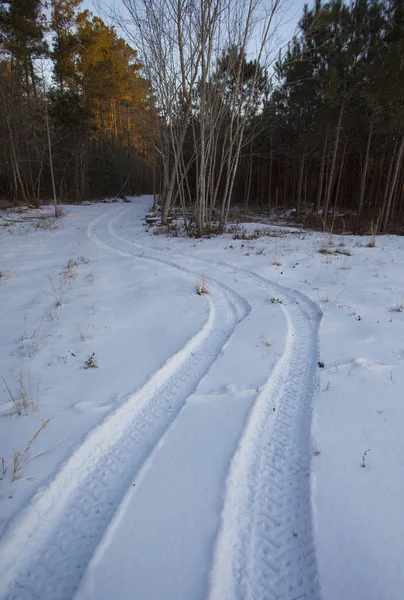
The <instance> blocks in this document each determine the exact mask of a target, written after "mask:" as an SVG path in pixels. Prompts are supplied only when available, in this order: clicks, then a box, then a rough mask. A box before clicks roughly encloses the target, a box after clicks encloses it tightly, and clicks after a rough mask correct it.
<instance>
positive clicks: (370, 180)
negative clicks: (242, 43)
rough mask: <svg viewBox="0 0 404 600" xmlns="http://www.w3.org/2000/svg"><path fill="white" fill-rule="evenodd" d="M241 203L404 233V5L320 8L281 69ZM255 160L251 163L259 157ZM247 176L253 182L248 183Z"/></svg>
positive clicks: (337, 0) (307, 15) (260, 120)
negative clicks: (346, 215)
mask: <svg viewBox="0 0 404 600" xmlns="http://www.w3.org/2000/svg"><path fill="white" fill-rule="evenodd" d="M251 126H252V127H256V128H260V131H261V133H260V134H259V135H257V136H256V137H255V139H254V142H253V144H252V146H251V148H250V149H249V152H247V153H246V156H245V157H244V159H243V161H242V165H241V169H240V171H241V172H240V174H241V173H242V172H243V171H244V180H247V181H249V182H251V183H250V190H249V191H250V193H249V194H247V195H246V194H245V191H246V186H245V185H243V184H242V181H241V177H240V181H239V186H238V188H237V193H238V200H239V201H245V202H246V203H248V202H249V201H250V202H252V203H254V204H259V205H260V207H261V209H263V210H267V209H270V208H271V207H281V206H283V207H287V208H294V209H296V211H297V213H306V214H307V211H313V214H314V213H315V214H316V215H317V214H320V215H321V217H322V219H323V223H324V222H327V221H330V220H332V219H333V217H334V215H338V214H339V213H340V212H341V211H348V212H351V213H352V215H353V217H352V218H351V222H352V224H353V225H354V226H356V227H364V226H365V227H369V222H370V221H371V220H372V219H373V222H374V226H375V225H376V223H377V222H378V223H379V228H380V229H381V230H386V228H388V227H390V228H392V227H395V226H398V227H401V228H402V225H403V224H404V220H403V219H404V161H403V151H404V4H403V2H402V1H401V0H387V1H379V0H356V1H354V2H350V3H349V4H348V3H344V2H342V1H341V0H334V1H333V2H329V3H324V4H323V3H321V2H320V1H319V0H317V1H316V3H315V5H314V7H313V8H311V9H309V8H308V7H307V6H306V7H305V9H304V14H303V17H302V18H301V20H300V22H299V32H298V35H297V36H296V37H295V38H294V39H293V40H292V41H291V42H290V44H289V47H288V50H287V52H286V54H285V55H284V56H282V57H280V59H279V61H278V62H277V65H276V81H275V84H274V86H273V89H272V93H271V96H270V98H269V100H268V101H267V102H265V106H264V109H263V111H262V113H261V114H259V115H257V117H256V119H255V121H254V122H253V123H252V124H251ZM249 153H251V154H253V155H254V160H253V161H251V156H248V154H249ZM246 173H247V174H248V176H247V178H246V177H245V174H246Z"/></svg>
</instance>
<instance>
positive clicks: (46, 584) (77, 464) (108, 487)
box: [0, 211, 320, 600]
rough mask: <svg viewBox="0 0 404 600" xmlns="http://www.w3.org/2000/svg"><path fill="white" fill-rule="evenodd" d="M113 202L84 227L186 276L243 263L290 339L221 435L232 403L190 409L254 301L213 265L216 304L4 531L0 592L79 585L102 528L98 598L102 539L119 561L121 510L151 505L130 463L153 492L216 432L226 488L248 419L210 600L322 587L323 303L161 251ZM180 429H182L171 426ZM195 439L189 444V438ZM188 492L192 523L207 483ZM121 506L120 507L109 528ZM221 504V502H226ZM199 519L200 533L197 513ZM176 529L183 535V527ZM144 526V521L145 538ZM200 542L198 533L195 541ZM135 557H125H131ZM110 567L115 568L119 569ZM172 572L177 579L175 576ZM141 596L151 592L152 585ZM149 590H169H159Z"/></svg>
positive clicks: (95, 565)
mask: <svg viewBox="0 0 404 600" xmlns="http://www.w3.org/2000/svg"><path fill="white" fill-rule="evenodd" d="M125 214H126V211H125ZM109 215H110V213H107V214H106V215H105V216H102V217H100V218H98V219H96V221H95V222H94V223H93V224H92V225H91V226H90V227H89V236H90V238H91V239H92V240H93V241H94V242H95V243H96V244H97V245H99V246H100V247H101V248H103V249H105V250H107V251H108V252H114V253H116V254H117V255H121V256H135V257H140V258H141V259H142V260H151V261H156V262H159V263H161V264H166V265H167V267H168V268H170V269H175V270H176V272H177V273H178V274H179V275H180V276H183V277H191V278H192V280H193V281H194V280H195V275H196V274H197V273H203V272H204V270H206V268H207V266H208V267H209V272H212V271H218V272H220V273H221V276H220V277H221V278H224V279H225V280H227V281H229V285H230V286H231V281H233V279H234V276H236V277H237V279H238V280H243V281H244V282H247V283H248V284H252V285H253V286H256V287H258V288H259V289H260V290H261V291H263V292H264V293H265V294H267V295H268V296H269V298H270V297H276V298H278V299H279V301H281V307H282V309H283V311H284V314H285V317H286V321H287V325H288V329H287V339H286V345H285V349H284V352H283V354H282V356H281V358H280V360H279V361H278V362H277V364H276V366H275V368H274V369H273V370H272V372H268V377H269V378H268V380H267V381H266V383H265V385H264V386H263V387H262V388H261V391H260V393H259V394H258V396H257V397H256V399H255V402H254V405H253V408H252V410H251V411H250V414H249V416H248V418H247V412H246V406H247V408H248V407H249V406H248V404H247V405H246V404H245V403H244V404H242V403H240V404H239V406H238V408H236V412H237V411H238V412H237V414H238V417H237V418H236V425H235V427H233V428H232V429H231V430H229V431H228V434H227V437H226V436H224V437H223V431H224V430H225V428H223V426H222V428H221V427H220V426H219V425H220V423H221V422H222V423H223V422H225V404H224V403H223V405H221V406H218V405H215V406H212V407H211V408H212V410H211V411H206V404H204V401H203V399H202V402H200V403H199V404H200V406H199V409H200V413H199V417H198V411H196V412H195V410H194V411H193V412H192V411H191V409H190V408H189V407H188V405H186V406H185V408H183V407H184V404H185V402H186V400H187V398H189V397H190V395H191V394H193V393H194V391H195V390H196V388H197V387H198V384H199V382H200V381H201V379H202V378H203V377H204V376H205V375H206V374H207V373H208V371H209V370H210V368H211V367H212V365H213V364H214V363H215V362H216V361H217V360H218V358H219V356H220V353H221V351H222V349H223V348H224V347H225V345H226V344H227V343H228V341H229V339H230V338H231V336H232V334H233V332H234V330H235V327H236V325H237V323H239V322H240V321H241V320H242V319H243V318H244V317H245V316H246V315H247V314H248V311H249V305H248V302H247V301H246V300H245V299H243V298H241V297H240V296H238V294H237V293H236V292H235V291H233V290H231V289H230V288H229V287H226V286H225V285H223V284H221V283H220V284H219V283H218V282H217V281H216V280H214V279H211V278H206V279H207V281H208V285H209V290H210V294H209V296H208V301H209V302H210V314H209V319H208V321H207V322H206V324H205V325H204V327H203V328H202V329H201V331H200V332H199V333H198V334H197V335H195V336H194V338H192V339H191V340H190V341H189V342H188V343H187V344H186V345H185V346H184V348H182V349H181V350H180V351H179V352H178V353H177V354H176V355H174V356H173V357H172V358H171V359H169V360H168V361H167V363H166V364H165V365H164V366H163V367H162V368H161V369H160V370H159V371H157V372H156V373H155V374H154V375H153V376H152V377H151V378H150V380H149V381H148V382H147V383H146V385H145V386H144V387H143V388H142V389H141V390H139V392H137V393H136V394H134V395H133V396H132V397H131V398H130V399H129V400H128V402H127V403H126V404H125V405H123V406H122V407H121V408H120V409H118V410H117V411H116V412H115V413H114V414H113V415H111V416H110V417H108V418H107V419H106V420H105V421H104V423H103V424H102V425H101V426H100V427H98V428H97V429H96V430H94V431H93V432H92V433H91V434H90V435H89V436H88V438H87V440H86V441H85V443H84V444H83V445H82V446H81V447H80V448H79V450H78V451H77V452H76V453H75V454H74V455H73V456H72V457H71V459H70V460H69V461H68V462H67V463H66V465H65V466H64V467H63V468H62V469H61V471H60V472H59V474H58V475H57V477H56V478H55V480H54V481H53V483H52V484H51V485H50V486H49V488H48V489H46V490H45V491H44V492H43V493H42V494H41V495H39V496H38V497H37V499H36V500H35V501H34V503H33V504H32V505H31V507H29V509H28V510H27V511H26V512H25V514H24V516H23V518H22V519H21V520H20V522H19V523H18V525H17V526H16V527H15V529H14V530H13V531H11V532H10V534H9V536H8V537H7V539H5V540H4V542H3V544H2V546H1V547H0V564H1V571H0V581H1V583H0V598H7V599H9V600H11V599H13V600H17V599H21V600H22V599H25V598H37V599H41V600H51V599H52V600H54V599H56V598H57V599H58V600H63V599H66V600H67V599H68V598H69V599H70V598H72V596H73V594H74V592H75V590H76V589H77V586H78V583H79V581H80V579H81V577H82V575H83V573H84V571H85V570H86V567H87V564H88V562H89V560H90V559H91V557H92V556H93V554H94V551H95V549H96V547H97V546H98V544H99V542H100V540H101V539H102V537H103V536H104V534H105V532H107V535H106V536H105V538H104V540H103V543H102V544H101V545H100V546H99V551H98V553H97V552H96V554H95V560H94V561H93V562H92V564H91V567H90V569H89V573H88V577H87V579H86V585H87V591H86V586H84V587H83V590H84V591H83V594H84V595H83V596H82V597H86V598H100V600H101V596H100V592H99V591H98V592H94V591H92V592H91V591H90V592H89V593H90V596H88V595H87V596H86V595H85V594H86V593H88V590H89V589H90V590H91V586H92V585H93V584H94V580H97V569H100V571H98V572H99V573H100V572H102V570H103V568H104V567H103V560H104V559H103V555H104V551H103V548H104V547H105V556H106V557H107V558H106V559H105V561H106V564H108V562H109V561H108V556H110V557H111V556H114V560H115V561H116V563H117V564H118V566H119V564H120V563H119V540H120V539H122V538H121V537H119V536H116V534H117V531H118V530H119V527H121V529H123V530H125V526H126V521H125V520H124V519H123V520H122V518H120V515H122V514H124V513H125V510H126V509H127V508H128V506H130V505H131V504H132V503H134V506H135V510H140V511H141V510H145V509H148V508H149V505H150V503H151V500H152V497H151V496H149V495H148V493H147V487H146V488H143V490H145V491H143V492H142V488H141V485H140V487H139V490H140V491H139V490H138V488H137V487H136V488H135V489H134V488H132V486H133V481H134V479H135V477H136V475H137V474H138V473H139V478H140V484H141V483H142V478H143V479H144V480H146V479H147V478H148V480H149V482H150V483H149V486H151V487H150V488H149V490H154V491H155V492H156V491H157V488H156V481H157V480H158V481H159V482H161V478H160V477H159V474H161V473H163V472H164V471H165V470H166V469H167V466H168V465H169V464H170V457H172V456H175V455H176V454H177V455H178V456H181V460H182V462H180V463H179V465H178V472H179V473H182V472H184V470H185V471H186V469H187V468H188V469H191V470H192V469H194V468H195V469H198V460H197V457H198V456H200V453H201V452H202V451H203V448H204V447H206V443H209V435H210V434H211V435H212V439H214V438H215V437H216V438H217V441H220V440H221V439H222V438H223V440H222V441H223V451H222V452H221V454H220V456H215V455H214V453H211V454H210V460H211V463H212V469H213V470H212V469H211V470H210V471H209V477H211V473H212V472H215V473H216V475H215V477H217V476H218V474H219V475H220V477H218V478H217V479H215V478H213V479H212V480H211V483H212V486H213V488H217V489H219V488H220V485H219V484H220V479H221V481H222V486H224V483H225V478H226V468H227V466H228V464H229V461H230V458H231V455H232V453H233V451H234V448H235V446H236V445H237V439H238V436H239V435H240V432H241V429H242V427H243V423H244V422H245V421H246V422H247V424H246V426H245V429H244V431H243V432H242V435H241V437H240V440H239V443H238V449H237V451H236V453H235V455H234V457H233V460H232V462H231V467H230V472H229V474H228V477H227V482H226V489H225V497H224V507H223V512H222V523H221V525H220V524H219V525H220V529H219V533H218V535H217V540H216V543H215V550H214V553H213V566H212V573H211V578H210V579H211V582H210V591H208V595H209V597H210V598H211V600H219V599H223V600H227V599H228V600H233V599H234V600H235V599H240V600H244V599H246V600H252V599H257V600H261V599H262V600H264V599H268V600H269V599H271V600H272V599H274V600H275V599H282V600H297V598H299V599H300V598H306V599H307V600H317V599H318V598H319V588H318V581H317V569H316V560H315V553H314V548H313V541H312V525H311V503H310V455H311V452H310V423H311V402H312V394H313V386H314V378H315V367H316V362H317V334H318V325H319V321H320V311H319V309H318V308H317V307H316V305H315V304H314V303H312V302H311V301H310V300H308V299H307V298H306V297H305V296H304V295H302V294H300V293H299V292H296V291H294V290H289V289H287V288H284V287H282V286H279V285H276V284H272V283H270V282H269V281H267V280H265V279H263V278H261V277H259V276H258V275H255V274H253V273H250V272H248V271H244V270H242V269H237V268H235V267H231V266H229V265H226V264H223V263H213V262H208V261H201V260H199V259H198V260H197V259H189V258H187V257H185V256H180V255H176V256H175V262H173V261H171V260H170V261H168V260H166V259H165V258H162V253H161V252H158V251H155V250H151V249H149V248H144V247H141V246H139V245H137V244H133V243H131V242H129V241H128V240H126V239H125V238H123V237H121V236H119V235H118V234H117V233H116V230H115V227H114V225H115V222H116V221H117V220H119V217H120V216H123V215H118V216H115V217H114V218H113V219H111V220H110V222H109V223H107V220H106V217H108V216H109ZM232 287H233V286H232ZM234 287H237V286H234ZM235 368H237V367H235ZM195 404H198V403H197V402H196V403H195V402H194V405H195ZM233 408H234V407H233ZM215 427H216V429H215ZM172 431H174V432H175V433H174V436H173V435H171V437H170V434H171V432H172ZM193 431H194V435H193ZM166 432H167V433H166ZM201 432H202V433H201ZM186 433H188V436H187V435H186ZM197 434H199V435H197ZM183 440H185V441H184V442H183ZM187 443H188V444H189V447H188V448H187ZM170 444H171V446H170ZM212 447H215V444H213V446H212ZM216 447H217V444H216ZM170 448H171V449H170ZM192 448H193V452H192V451H188V450H190V449H191V450H192ZM230 451H231V453H230V455H229V452H230ZM213 467H214V468H213ZM215 469H216V471H215ZM207 470H209V469H207ZM153 477H154V486H153ZM196 481H197V480H194V483H196ZM172 484H173V482H171V481H170V480H167V481H166V489H167V490H168V491H169V490H170V489H171V485H172ZM174 484H175V482H174ZM137 485H138V480H136V486H137ZM163 487H164V486H163ZM213 488H212V489H213ZM158 493H161V492H158ZM142 494H143V497H142ZM208 496H209V494H208ZM219 496H220V489H219ZM124 497H125V501H124V503H123V506H121V507H120V504H121V502H122V498H124ZM192 499H194V501H193V502H192ZM181 500H182V503H183V507H184V508H186V507H188V508H189V507H190V506H191V507H194V512H193V511H192V510H191V512H190V514H189V515H188V518H189V522H192V521H195V520H197V519H198V514H200V513H199V512H198V510H199V511H202V510H203V507H204V502H206V498H205V497H204V495H203V493H202V490H199V491H198V487H197V485H190V486H189V496H188V497H187V496H184V497H182V499H181ZM217 502H218V499H217V494H216V495H215V494H213V495H212V503H213V504H215V506H216V505H217ZM171 505H174V503H171ZM152 506H153V505H152V504H151V505H150V512H149V513H148V516H149V520H150V525H152V524H154V530H153V531H154V532H155V533H156V535H157V536H160V537H159V538H158V539H157V543H156V546H157V545H158V544H160V545H161V544H163V545H164V543H165V541H166V540H165V538H164V535H165V533H167V527H166V525H167V523H168V522H169V517H170V515H169V514H168V515H167V518H165V515H164V511H161V510H160V511H159V513H158V514H157V513H155V514H153V509H152ZM119 507H120V508H119ZM157 507H158V503H157V504H156V505H155V508H156V509H157ZM118 508H119V510H118V513H117V517H116V518H115V519H114V520H113V524H112V526H111V527H109V524H110V522H111V519H113V517H114V514H115V513H116V511H117V509H118ZM160 508H161V506H160ZM217 510H218V511H220V506H219V507H217ZM131 512H132V513H133V511H131ZM44 515H46V518H44V517H43V516H44ZM173 524H174V525H173ZM200 525H201V529H200V535H201V538H202V537H203V535H204V527H203V521H202V520H201V523H200ZM184 526H185V527H186V525H185V524H184ZM215 527H216V526H215V525H214V524H212V527H211V530H210V532H209V536H210V538H212V536H214V535H215V533H217V531H215ZM168 529H170V527H169V528H168ZM216 529H217V528H216ZM177 530H178V521H177V522H176V521H174V520H172V521H171V533H170V535H171V538H172V537H173V536H175V533H176V531H177ZM177 533H178V537H179V539H180V538H181V536H182V534H181V532H178V531H177ZM148 534H149V529H148V528H147V527H146V529H145V530H144V536H145V537H144V539H147V537H148ZM114 536H115V552H114V554H113V555H112V554H110V555H109V554H108V546H109V544H110V543H111V540H112V543H114ZM171 538H170V537H169V538H168V539H171ZM128 539H129V540H130V536H129V538H128ZM186 541H187V536H186V529H184V542H182V543H185V544H186ZM193 542H194V545H195V540H193ZM197 542H198V539H196V543H197ZM179 543H181V542H179ZM212 543H213V541H212V539H210V544H212ZM117 544H118V545H117ZM135 546H136V545H135V544H134V552H135V551H136V549H135ZM22 547H23V548H24V549H23V550H21V548H22ZM139 548H140V549H141V546H140V545H139V544H138V546H137V549H138V550H139ZM127 550H128V547H127V546H125V551H126V552H127ZM169 550H170V548H168V551H169ZM134 556H135V555H134ZM100 557H101V558H100ZM129 558H132V555H131V556H130V557H129ZM138 559H139V560H138V562H137V563H136V564H137V566H136V567H135V566H134V568H133V570H134V571H135V569H136V568H138V569H142V577H141V579H142V578H143V579H145V580H147V579H148V580H149V582H150V580H151V579H153V578H156V577H158V574H156V573H155V572H154V568H152V567H151V566H150V565H149V571H148V570H147V566H148V565H147V563H144V564H143V566H142V562H141V552H140V553H138ZM130 564H132V563H131V560H129V566H128V568H130ZM157 568H158V564H157ZM115 571H116V570H115ZM115 577H116V578H119V577H121V574H120V572H119V568H118V571H117V572H116V573H115ZM131 577H132V578H133V577H134V575H133V574H132V575H131ZM131 577H129V583H130V580H131ZM176 577H177V574H175V573H174V574H172V573H171V581H174V580H175V578H176ZM117 581H118V579H117ZM135 581H136V579H135ZM88 582H90V583H88ZM165 583H166V585H169V584H170V577H168V579H167V580H166V582H165ZM145 585H148V583H147V582H146V583H145ZM100 589H101V592H102V588H100ZM144 589H145V588H144ZM184 589H185V587H181V588H180V590H182V592H180V593H184ZM191 589H192V588H191ZM127 593H128V595H127V596H122V598H126V597H127V598H129V597H132V595H133V593H134V590H133V587H129V588H128V592H127ZM105 594H106V595H105V596H104V598H110V597H112V595H113V588H112V589H111V590H110V593H109V594H108V592H105ZM172 594H174V595H172ZM79 597H81V596H80V593H79ZM136 597H139V598H142V600H143V598H146V597H147V600H152V599H154V596H152V595H148V596H144V595H142V594H140V595H139V596H136ZM155 597H156V600H162V597H160V598H158V597H157V596H155ZM164 597H165V598H170V597H176V598H183V600H190V599H191V598H192V600H194V598H197V597H200V590H199V591H198V592H195V593H194V594H193V595H192V596H190V595H189V593H187V595H186V596H184V595H183V596H179V595H178V593H177V594H176V593H175V590H173V589H168V590H167V589H166V596H164Z"/></svg>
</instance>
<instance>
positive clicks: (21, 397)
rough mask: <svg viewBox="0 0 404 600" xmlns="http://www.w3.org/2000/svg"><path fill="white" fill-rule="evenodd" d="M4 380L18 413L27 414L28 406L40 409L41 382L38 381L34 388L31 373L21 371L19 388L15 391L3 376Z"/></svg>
mask: <svg viewBox="0 0 404 600" xmlns="http://www.w3.org/2000/svg"><path fill="white" fill-rule="evenodd" d="M2 380H3V383H4V385H5V386H6V390H7V392H8V394H9V396H10V399H11V402H12V403H13V407H14V410H15V412H16V413H17V415H23V414H26V413H27V410H28V408H31V409H32V410H33V411H34V412H37V411H38V410H39V384H38V382H37V384H36V386H35V390H34V389H33V385H32V381H31V377H30V375H29V374H27V375H25V376H24V374H23V372H22V371H20V373H19V375H18V380H17V381H18V389H17V391H16V392H14V393H13V392H12V391H11V389H10V386H9V385H8V383H7V382H6V380H5V378H4V377H2Z"/></svg>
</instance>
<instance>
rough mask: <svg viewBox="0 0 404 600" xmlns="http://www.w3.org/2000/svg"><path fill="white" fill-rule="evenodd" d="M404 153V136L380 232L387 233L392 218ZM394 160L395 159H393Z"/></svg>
mask: <svg viewBox="0 0 404 600" xmlns="http://www.w3.org/2000/svg"><path fill="white" fill-rule="evenodd" d="M403 151H404V134H403V136H402V138H401V144H400V148H399V150H398V154H397V158H396V164H395V167H394V173H393V178H392V181H391V183H390V189H389V192H388V195H387V197H386V203H385V206H384V214H383V222H382V226H381V229H380V231H386V227H387V225H388V222H389V217H390V209H391V200H392V198H393V193H394V189H395V187H396V183H397V177H398V172H399V170H400V165H401V159H402V156H403ZM392 160H394V157H393V159H392Z"/></svg>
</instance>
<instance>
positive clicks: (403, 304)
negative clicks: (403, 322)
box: [390, 296, 404, 313]
mask: <svg viewBox="0 0 404 600" xmlns="http://www.w3.org/2000/svg"><path fill="white" fill-rule="evenodd" d="M390 311H391V312H397V313H402V312H404V296H402V297H401V300H398V301H397V304H395V305H394V306H392V307H391V309H390Z"/></svg>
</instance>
